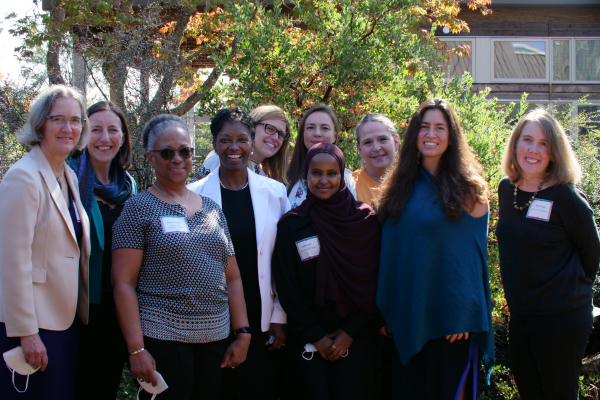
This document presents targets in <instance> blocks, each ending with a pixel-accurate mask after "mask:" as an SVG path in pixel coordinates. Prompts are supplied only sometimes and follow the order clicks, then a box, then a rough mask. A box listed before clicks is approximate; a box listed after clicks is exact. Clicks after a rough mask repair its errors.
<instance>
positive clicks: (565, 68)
mask: <svg viewBox="0 0 600 400" xmlns="http://www.w3.org/2000/svg"><path fill="white" fill-rule="evenodd" d="M570 42H571V40H569V39H567V40H562V39H561V40H553V41H552V46H553V47H552V50H553V54H552V69H553V76H552V79H553V80H555V81H570V80H571V72H570V69H569V66H570V65H569V64H570V60H571V56H570V54H571V53H570V51H569V47H570Z"/></svg>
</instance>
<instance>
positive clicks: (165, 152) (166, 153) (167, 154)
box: [150, 147, 194, 161]
mask: <svg viewBox="0 0 600 400" xmlns="http://www.w3.org/2000/svg"><path fill="white" fill-rule="evenodd" d="M150 151H151V152H153V153H158V155H159V156H160V158H162V159H163V160H167V161H170V160H172V159H173V157H175V153H179V156H180V157H181V158H183V159H184V160H187V159H188V158H190V157H191V156H193V155H194V148H193V147H183V148H181V149H179V150H173V149H162V150H150Z"/></svg>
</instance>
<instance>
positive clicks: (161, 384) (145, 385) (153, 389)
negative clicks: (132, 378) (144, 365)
mask: <svg viewBox="0 0 600 400" xmlns="http://www.w3.org/2000/svg"><path fill="white" fill-rule="evenodd" d="M154 376H155V377H156V386H152V383H150V382H144V381H143V380H141V379H138V383H139V384H140V388H139V390H138V395H137V398H138V400H140V392H141V391H142V389H144V390H145V391H146V392H148V393H152V399H151V400H154V398H155V397H156V395H158V394H159V393H162V392H164V391H165V390H167V389H168V388H169V387H168V386H167V384H166V382H165V380H164V379H163V377H162V375H161V374H159V373H158V372H157V371H154Z"/></svg>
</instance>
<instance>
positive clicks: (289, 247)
mask: <svg viewBox="0 0 600 400" xmlns="http://www.w3.org/2000/svg"><path fill="white" fill-rule="evenodd" d="M343 173H344V156H343V153H342V152H341V150H340V149H339V148H338V147H336V146H335V145H332V144H329V143H320V144H317V145H315V146H313V147H312V148H311V149H310V150H309V151H308V153H307V156H306V161H305V167H304V175H305V176H306V179H307V183H308V193H307V197H306V200H305V201H304V202H303V203H302V204H301V205H300V206H299V207H297V208H295V209H293V210H292V211H290V212H288V213H287V214H285V215H284V217H283V218H282V220H281V221H280V223H279V227H278V230H277V242H276V245H275V253H274V254H273V275H274V277H275V283H276V287H277V291H278V294H279V297H280V300H281V304H282V306H283V309H284V310H285V312H286V313H287V315H288V326H289V328H290V339H289V340H288V344H289V348H288V350H289V351H290V353H291V361H290V362H291V367H292V369H293V370H294V375H293V376H294V380H295V382H294V383H293V393H295V394H296V395H297V398H298V399H323V400H328V399H338V398H339V399H342V398H343V399H361V400H364V399H372V398H374V397H375V396H376V390H375V357H376V348H377V326H376V323H375V321H376V319H377V315H378V311H377V307H376V305H375V292H376V287H377V269H378V266H379V248H380V243H381V228H380V226H379V223H378V221H377V217H376V215H375V213H374V211H373V210H372V209H371V207H369V206H368V205H366V204H364V203H361V202H359V201H356V200H354V198H353V197H352V195H351V194H350V191H349V190H348V188H346V185H345V183H344V179H343Z"/></svg>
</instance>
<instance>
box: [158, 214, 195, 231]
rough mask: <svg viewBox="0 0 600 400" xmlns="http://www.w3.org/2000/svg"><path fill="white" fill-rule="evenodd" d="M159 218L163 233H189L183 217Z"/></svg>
mask: <svg viewBox="0 0 600 400" xmlns="http://www.w3.org/2000/svg"><path fill="white" fill-rule="evenodd" d="M160 218H161V222H162V227H163V232H164V233H166V234H169V233H190V228H189V227H188V224H187V221H186V219H185V217H184V216H182V215H178V216H164V217H160Z"/></svg>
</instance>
